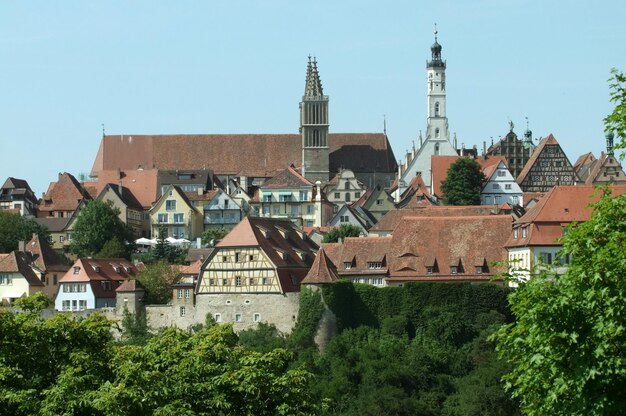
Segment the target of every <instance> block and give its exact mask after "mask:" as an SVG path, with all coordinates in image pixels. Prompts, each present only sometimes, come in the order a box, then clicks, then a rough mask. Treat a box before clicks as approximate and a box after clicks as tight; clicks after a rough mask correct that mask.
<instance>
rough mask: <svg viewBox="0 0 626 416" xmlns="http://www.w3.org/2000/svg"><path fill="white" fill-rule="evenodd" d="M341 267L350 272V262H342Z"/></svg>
mask: <svg viewBox="0 0 626 416" xmlns="http://www.w3.org/2000/svg"><path fill="white" fill-rule="evenodd" d="M343 267H344V268H345V269H346V270H350V269H351V268H352V262H349V261H346V262H344V263H343Z"/></svg>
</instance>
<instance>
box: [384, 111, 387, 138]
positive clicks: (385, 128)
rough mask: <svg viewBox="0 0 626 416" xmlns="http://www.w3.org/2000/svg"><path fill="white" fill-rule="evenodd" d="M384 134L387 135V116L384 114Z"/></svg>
mask: <svg viewBox="0 0 626 416" xmlns="http://www.w3.org/2000/svg"><path fill="white" fill-rule="evenodd" d="M383 133H385V136H386V135H387V116H386V115H384V114H383Z"/></svg>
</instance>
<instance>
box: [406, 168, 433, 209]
mask: <svg viewBox="0 0 626 416" xmlns="http://www.w3.org/2000/svg"><path fill="white" fill-rule="evenodd" d="M427 205H435V203H434V202H433V197H432V195H431V194H430V192H428V188H426V184H425V183H424V179H422V175H416V176H415V177H414V178H413V179H411V182H410V183H409V186H408V187H407V188H406V190H405V191H404V192H403V193H402V195H401V196H400V201H399V202H398V203H397V204H396V206H397V207H398V208H418V207H422V206H427Z"/></svg>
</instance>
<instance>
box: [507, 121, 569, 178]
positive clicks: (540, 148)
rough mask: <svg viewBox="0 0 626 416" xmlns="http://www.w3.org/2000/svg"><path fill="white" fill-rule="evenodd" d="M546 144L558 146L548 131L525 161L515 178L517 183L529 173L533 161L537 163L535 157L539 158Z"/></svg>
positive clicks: (533, 163)
mask: <svg viewBox="0 0 626 416" xmlns="http://www.w3.org/2000/svg"><path fill="white" fill-rule="evenodd" d="M547 145H556V146H560V145H559V142H558V141H557V140H556V139H555V138H554V136H553V135H552V133H550V134H549V135H548V137H544V138H543V139H541V141H540V142H539V144H538V145H537V147H536V148H535V150H534V151H533V154H532V155H531V156H530V159H528V162H526V164H525V165H524V169H522V171H521V172H520V174H519V175H518V176H517V178H516V181H517V183H518V184H519V185H522V183H523V182H524V180H525V179H526V176H528V174H529V173H530V171H531V169H532V168H533V166H534V165H535V163H537V159H539V155H541V153H542V152H543V149H544V148H545V147H546V146H547ZM573 173H574V174H576V172H573Z"/></svg>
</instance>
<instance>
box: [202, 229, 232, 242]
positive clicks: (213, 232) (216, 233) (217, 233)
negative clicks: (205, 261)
mask: <svg viewBox="0 0 626 416" xmlns="http://www.w3.org/2000/svg"><path fill="white" fill-rule="evenodd" d="M226 234H228V230H226V229H225V228H209V229H207V230H205V231H204V232H203V233H202V244H203V245H207V244H209V245H210V244H211V241H213V244H215V243H216V242H217V241H218V240H221V239H222V238H224V237H226Z"/></svg>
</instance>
